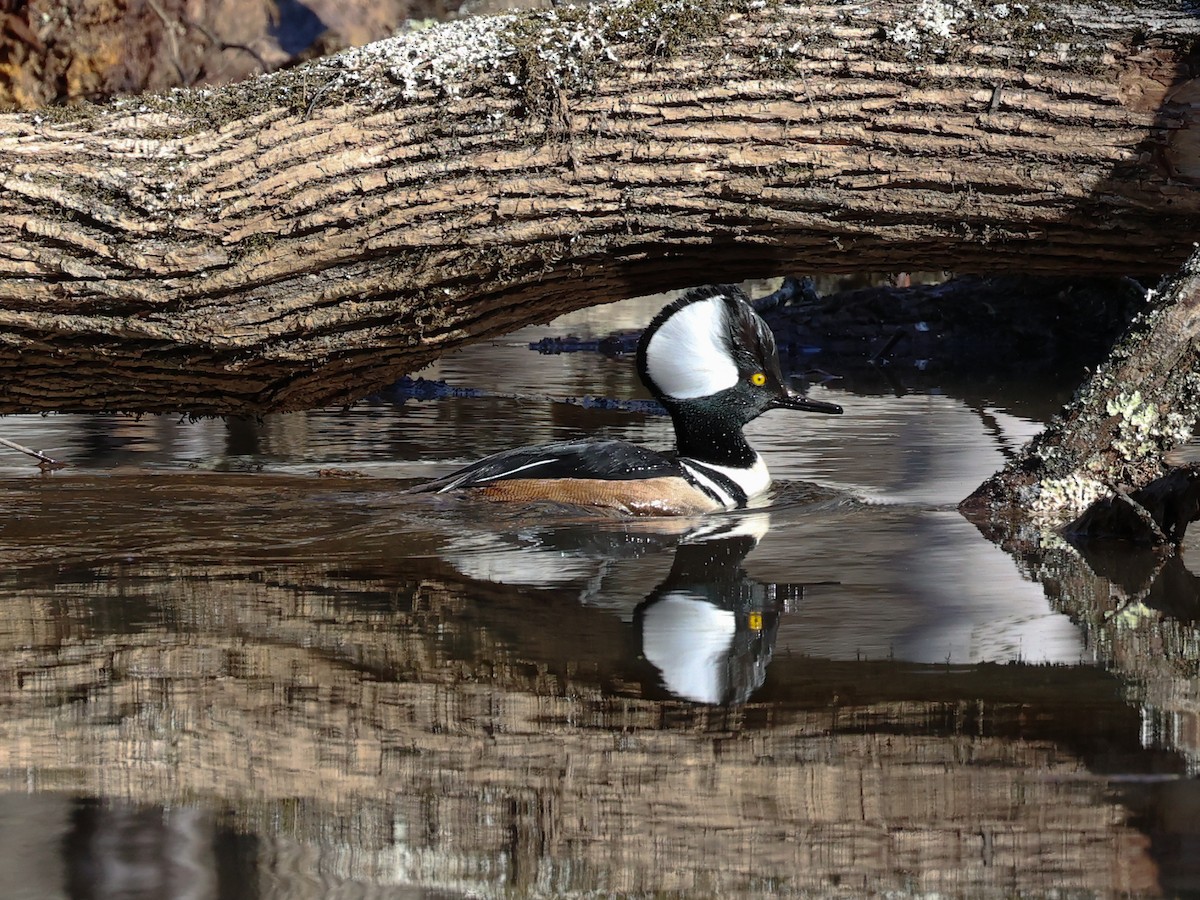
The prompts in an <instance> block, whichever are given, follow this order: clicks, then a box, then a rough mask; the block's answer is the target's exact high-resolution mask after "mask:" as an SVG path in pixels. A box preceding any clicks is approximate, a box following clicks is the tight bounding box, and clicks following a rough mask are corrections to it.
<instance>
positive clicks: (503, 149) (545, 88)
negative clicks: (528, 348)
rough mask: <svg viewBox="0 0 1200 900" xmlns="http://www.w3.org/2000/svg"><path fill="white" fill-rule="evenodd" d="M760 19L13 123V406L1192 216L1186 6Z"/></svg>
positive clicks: (1140, 254)
mask: <svg viewBox="0 0 1200 900" xmlns="http://www.w3.org/2000/svg"><path fill="white" fill-rule="evenodd" d="M755 7H756V5H755V4H750V5H749V6H746V7H741V6H740V5H739V4H729V3H720V2H716V0H688V2H683V3H682V4H681V9H682V10H683V12H682V13H680V12H679V11H676V14H672V16H667V15H665V14H662V15H660V14H659V13H657V12H656V11H655V7H654V5H653V4H649V3H640V4H639V3H631V4H624V5H610V6H608V7H596V8H592V9H590V10H587V11H585V12H568V11H567V10H565V9H564V10H562V11H558V12H550V13H543V14H540V15H535V16H524V17H507V18H503V19H498V20H492V21H491V23H490V24H486V23H485V24H483V25H468V24H465V23H456V24H455V25H453V26H447V29H449V30H443V29H436V30H434V31H433V32H430V33H429V34H432V37H424V38H418V37H415V36H414V37H410V38H407V39H396V40H392V41H388V42H383V43H381V44H378V45H372V47H371V48H368V49H367V50H356V51H349V52H348V53H346V54H343V55H341V56H339V57H333V58H331V59H329V60H325V61H319V62H317V63H315V64H312V65H309V66H306V67H299V68H296V69H292V70H287V71H284V72H279V73H276V74H274V75H272V76H270V77H264V78H261V79H258V80H255V81H253V82H250V83H247V84H244V85H237V86H232V87H228V88H222V89H220V90H217V91H213V92H193V93H177V94H174V95H169V96H163V97H157V98H146V99H139V100H134V101H126V102H123V103H117V104H115V105H113V106H111V107H108V108H104V109H99V110H97V109H87V110H78V111H72V110H67V111H59V112H55V113H54V114H53V115H51V114H50V113H44V114H43V115H42V117H36V116H33V115H19V116H3V117H0V186H2V188H3V191H2V192H0V413H8V412H17V411H39V410H63V411H65V410H129V411H146V412H150V411H185V412H191V413H200V414H207V413H212V414H222V413H243V414H245V413H250V414H253V413H260V412H266V411H273V410H289V409H300V408H311V407H316V406H320V405H325V404H330V403H339V402H346V401H350V400H353V399H356V398H358V397H361V396H363V395H364V394H366V393H368V392H370V391H371V390H372V389H375V388H377V387H379V386H381V385H383V384H386V383H388V382H389V381H390V380H393V379H395V378H396V377H397V376H398V375H400V374H402V373H404V372H408V371H412V370H413V369H415V368H417V367H419V366H421V365H424V364H426V363H428V362H430V361H431V360H433V359H434V358H436V357H437V356H438V355H440V354H442V353H444V352H446V351H447V350H450V349H453V348H454V347H456V346H459V345H461V344H463V343H466V342H469V341H472V340H478V339H481V338H484V337H487V336H490V335H495V334H498V333H501V332H504V331H508V330H511V329H513V328H516V327H519V326H521V325H524V324H529V323H533V322H538V321H545V320H547V319H549V318H551V317H552V316H554V315H557V314H560V313H563V312H566V311H569V310H571V309H575V308H580V307H583V306H587V305H592V304H596V303H601V302H606V301H610V300H614V299H619V298H622V297H626V296H630V295H636V294H645V293H649V292H652V291H656V290H660V289H666V288H673V287H682V286H687V285H693V284H697V283H703V282H706V281H733V280H738V279H740V278H743V277H750V276H769V275H772V274H782V273H795V272H803V271H818V270H824V271H847V270H862V269H875V270H904V269H914V268H921V269H929V268H939V267H942V268H947V269H953V270H957V271H974V272H996V271H1006V270H1011V269H1013V268H1019V269H1020V270H1021V271H1023V272H1053V273H1056V274H1063V273H1067V272H1075V273H1081V274H1082V273H1122V274H1126V273H1147V272H1162V271H1166V270H1168V269H1170V268H1171V267H1173V266H1176V265H1178V264H1179V263H1180V262H1181V261H1182V260H1183V259H1184V258H1185V257H1186V255H1187V253H1188V251H1189V248H1190V242H1191V241H1192V240H1194V239H1195V238H1196V237H1197V236H1198V235H1200V168H1198V167H1196V165H1195V159H1196V158H1198V157H1197V156H1196V154H1194V153H1193V152H1192V149H1194V148H1195V146H1196V145H1197V143H1198V137H1197V135H1198V134H1200V104H1198V103H1197V102H1196V101H1195V99H1194V94H1195V85H1196V84H1197V81H1196V80H1195V78H1194V76H1195V72H1194V71H1193V68H1192V66H1193V56H1192V45H1193V41H1194V38H1195V35H1196V34H1197V33H1198V32H1200V28H1198V27H1197V25H1196V23H1195V21H1194V17H1189V16H1187V15H1184V14H1183V13H1179V12H1173V11H1170V10H1165V9H1152V10H1132V11H1131V10H1128V9H1122V10H1120V11H1116V10H1098V9H1093V8H1088V9H1086V10H1084V9H1082V8H1080V9H1075V8H1073V7H1062V8H1056V9H1055V10H1053V11H1049V12H1047V11H1046V10H1045V9H1042V8H1040V7H1037V8H1034V7H1025V6H1022V7H1020V8H1021V9H1025V10H1027V12H1026V13H1024V14H1023V16H1024V18H1023V19H1022V26H1023V27H1021V28H1018V27H1015V26H1014V25H1011V23H1010V24H1005V23H998V22H995V21H991V22H988V21H987V20H986V17H985V16H983V13H982V12H980V13H979V16H978V17H977V19H975V20H972V21H971V22H968V20H967V19H961V20H959V21H958V22H957V24H956V25H955V29H956V31H955V32H954V34H953V35H952V36H951V38H950V39H946V40H943V39H942V38H940V37H939V38H937V40H938V43H937V45H936V46H935V45H934V44H933V41H934V38H935V36H936V35H935V32H934V31H931V30H930V26H929V23H927V22H923V21H922V20H921V19H920V18H919V16H917V11H916V7H915V6H914V4H911V3H900V2H897V3H892V4H885V5H883V6H882V7H880V6H876V7H872V8H871V9H870V11H869V12H867V11H863V10H857V11H855V12H850V11H848V10H847V8H846V7H844V6H843V5H840V4H824V5H822V4H817V5H815V6H805V7H793V6H788V5H785V4H768V5H766V6H764V7H762V8H755ZM956 8H960V9H964V8H965V7H964V6H962V4H960V5H959V7H956ZM1005 8H1006V9H1007V7H1005ZM856 9H857V8H856ZM1014 10H1015V8H1014ZM1035 12H1036V18H1037V21H1034V19H1035ZM684 13H686V15H684ZM1015 14H1016V13H1015V11H1014V12H1013V15H1015ZM570 16H576V17H580V16H582V17H584V18H581V19H578V20H574V19H570V18H569V17H570ZM914 16H917V17H916V18H914ZM972 23H973V24H972ZM985 26H986V27H985ZM471 28H474V29H475V31H470V30H469V29H471ZM922 28H924V29H926V30H925V31H922V30H921V29H922ZM452 29H462V31H461V33H460V32H459V31H454V30H452ZM423 34H424V33H423ZM912 34H917V35H918V36H921V39H920V40H914V39H912V38H911V35H912ZM422 41H424V43H421V42H422ZM438 41H441V44H440V45H439V44H438ZM431 46H433V47H437V46H442V48H443V49H442V50H441V51H438V52H440V53H441V55H437V54H434V53H432V52H431V51H429V50H428V48H429V47H431ZM471 47H476V48H483V49H482V50H480V51H479V52H477V53H476V54H475V55H474V56H472V55H471V53H470V52H469V49H470V48H471ZM446 48H448V49H446ZM422 54H426V55H422Z"/></svg>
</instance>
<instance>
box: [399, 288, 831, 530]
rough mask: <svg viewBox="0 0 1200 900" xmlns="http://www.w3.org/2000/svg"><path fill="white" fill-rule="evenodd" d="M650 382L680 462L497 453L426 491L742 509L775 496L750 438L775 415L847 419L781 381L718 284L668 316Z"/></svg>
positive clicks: (611, 452) (646, 376)
mask: <svg viewBox="0 0 1200 900" xmlns="http://www.w3.org/2000/svg"><path fill="white" fill-rule="evenodd" d="M637 368H638V374H639V375H640V376H641V379H642V382H643V383H644V384H645V385H646V387H647V388H649V389H650V392H651V393H652V394H653V395H654V397H655V399H657V400H658V401H659V403H661V404H662V405H663V407H665V408H666V410H667V413H668V414H669V415H670V416H671V421H672V423H673V424H674V426H675V443H676V452H675V453H674V454H666V453H659V452H657V451H655V450H650V449H647V448H645V447H639V446H638V445H636V444H630V443H627V442H625V441H593V440H573V441H559V442H557V443H552V444H542V445H539V446H536V447H521V448H518V449H514V450H505V451H502V452H500V453H496V454H493V455H492V456H488V457H486V458H484V459H481V460H480V461H479V462H476V463H474V464H472V465H470V466H467V467H466V468H464V469H460V470H459V471H457V472H454V473H453V474H450V475H447V476H445V477H444V478H439V479H438V480H436V481H432V482H429V483H428V484H424V485H421V486H419V487H417V488H414V490H415V491H419V492H436V493H447V492H451V491H464V492H469V493H472V494H475V495H478V496H480V497H483V498H486V499H488V500H508V501H523V502H534V501H550V502H558V503H567V504H571V505H575V506H598V507H607V508H611V509H617V510H620V511H622V512H626V513H632V514H635V515H691V514H694V513H705V512H714V511H717V510H727V509H740V508H742V507H744V506H745V505H746V503H747V501H748V500H750V499H752V498H754V497H758V496H760V495H762V494H764V493H765V492H766V491H767V489H768V488H769V487H770V486H771V476H770V473H768V472H767V467H766V464H765V463H764V462H763V460H762V457H760V456H759V455H758V453H756V452H755V451H754V449H753V448H752V447H751V446H750V445H749V444H748V443H746V438H745V436H744V435H743V434H742V427H743V426H744V425H745V424H746V423H747V422H750V421H751V420H753V419H755V418H757V417H758V416H760V415H761V414H762V413H764V412H766V411H767V410H769V409H798V410H806V411H808V412H820V413H840V412H841V411H842V408H841V407H840V406H838V405H836V404H834V403H823V402H821V401H819V400H809V399H808V398H806V397H802V396H800V395H798V394H796V393H794V392H792V391H791V390H789V389H788V387H787V386H786V385H785V384H784V382H783V375H782V373H781V372H780V369H779V355H778V353H777V352H776V349H775V336H774V335H773V334H772V333H771V329H770V328H769V327H768V326H767V323H766V322H764V321H763V320H762V319H761V318H760V317H759V315H758V314H757V313H756V312H755V311H754V307H752V306H751V305H750V302H749V300H747V299H746V295H745V294H743V293H742V291H741V289H740V288H737V287H734V286H732V285H711V286H708V287H700V288H695V289H693V290H690V291H688V292H687V293H685V294H684V295H683V296H682V297H680V298H679V299H678V300H675V301H674V302H673V303H671V304H669V305H668V306H666V307H665V308H664V309H663V310H662V311H661V312H660V313H659V314H658V315H657V316H655V317H654V319H653V320H652V321H651V322H650V325H649V326H648V327H647V328H646V330H645V332H643V334H642V337H641V340H640V341H638V347H637Z"/></svg>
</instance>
